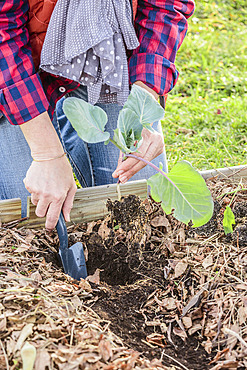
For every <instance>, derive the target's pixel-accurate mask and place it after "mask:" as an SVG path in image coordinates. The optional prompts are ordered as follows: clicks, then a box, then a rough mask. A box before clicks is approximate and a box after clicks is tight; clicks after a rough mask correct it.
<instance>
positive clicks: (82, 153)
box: [0, 87, 167, 216]
mask: <svg viewBox="0 0 247 370" xmlns="http://www.w3.org/2000/svg"><path fill="white" fill-rule="evenodd" d="M69 96H76V97H79V98H81V99H84V100H87V93H86V89H85V88H84V87H79V88H78V89H77V90H75V91H73V92H72V93H70V94H69ZM62 103H63V100H60V101H59V102H58V104H57V107H56V114H55V116H54V120H53V124H54V127H55V129H56V131H57V133H58V135H59V137H60V140H61V142H62V144H63V146H64V149H65V151H66V152H67V154H68V157H69V160H70V163H71V165H72V167H73V170H74V172H75V174H76V177H77V179H78V180H79V182H80V184H81V185H82V187H90V186H98V185H105V184H111V183H116V182H117V179H114V178H113V177H112V172H113V171H114V170H115V169H116V166H117V162H118V156H119V150H118V149H117V148H116V147H115V146H114V145H113V144H111V143H109V144H108V145H107V146H105V145H104V143H97V144H88V143H85V142H84V141H83V140H81V139H80V138H79V137H78V135H77V133H76V131H75V130H74V129H73V127H72V126H71V124H70V122H69V121H68V120H67V118H66V116H65V115H64V113H63V110H62ZM99 106H100V107H101V108H103V109H104V110H105V112H106V113H107V115H108V122H107V125H106V131H108V132H110V134H111V137H112V136H113V130H114V129H115V128H116V124H117V118H118V114H119V111H120V109H121V107H120V106H118V105H117V104H99ZM153 127H154V129H155V130H157V131H159V132H162V129H161V125H160V123H155V124H154V126H153ZM0 158H1V161H0V199H10V198H21V201H22V216H25V215H26V208H27V207H26V205H27V196H28V195H29V193H28V191H27V190H26V189H25V187H24V184H23V179H24V177H25V175H26V172H27V170H28V168H29V166H30V164H31V162H32V158H31V155H30V149H29V146H28V145H27V143H26V140H25V138H24V136H23V134H22V132H21V129H20V127H18V126H12V125H10V124H9V123H8V122H7V120H6V119H5V118H2V119H0ZM159 162H162V163H163V165H164V170H165V171H166V170H167V164H166V156H165V152H164V153H163V154H161V155H160V156H159V157H157V158H155V159H154V160H153V163H154V164H156V165H157V166H158V165H159ZM154 173H155V171H154V170H153V169H152V168H151V167H149V166H146V167H145V168H143V169H142V170H141V171H139V172H138V173H137V174H136V175H134V176H133V177H132V178H131V180H139V179H147V178H149V177H150V176H152V175H153V174H154Z"/></svg>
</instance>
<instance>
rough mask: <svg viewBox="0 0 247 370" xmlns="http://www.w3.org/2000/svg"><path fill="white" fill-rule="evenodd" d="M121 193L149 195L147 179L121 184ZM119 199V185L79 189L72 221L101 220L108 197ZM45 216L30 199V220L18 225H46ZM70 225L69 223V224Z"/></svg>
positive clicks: (143, 196) (32, 226)
mask: <svg viewBox="0 0 247 370" xmlns="http://www.w3.org/2000/svg"><path fill="white" fill-rule="evenodd" d="M120 191H121V195H128V194H136V195H138V196H139V197H140V198H141V199H143V200H144V199H146V197H147V181H146V180H138V181H129V182H127V183H126V184H121V185H120ZM109 198H110V199H112V200H116V199H118V192H117V185H116V184H110V185H103V186H94V187H91V188H85V189H79V190H78V191H77V192H76V195H75V199H74V205H73V208H72V210H71V221H72V222H74V223H79V222H90V221H95V220H99V219H100V218H103V217H104V216H105V215H106V214H107V209H106V202H107V199H109ZM44 223H45V218H39V217H37V216H36V215H35V206H34V205H33V204H32V203H31V201H30V198H29V199H28V220H27V221H24V222H22V223H20V224H19V225H18V227H22V226H25V227H30V228H41V227H44ZM68 225H69V224H68Z"/></svg>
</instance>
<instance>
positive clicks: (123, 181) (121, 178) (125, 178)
mask: <svg viewBox="0 0 247 370" xmlns="http://www.w3.org/2000/svg"><path fill="white" fill-rule="evenodd" d="M119 180H120V181H121V183H122V184H124V183H125V182H126V181H127V177H126V176H121V177H119Z"/></svg>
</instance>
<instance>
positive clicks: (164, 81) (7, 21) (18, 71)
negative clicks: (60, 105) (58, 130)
mask: <svg viewBox="0 0 247 370" xmlns="http://www.w3.org/2000/svg"><path fill="white" fill-rule="evenodd" d="M193 11H194V2H193V0H139V1H138V10H137V15H136V19H135V27H136V32H137V35H138V37H139V41H140V46H139V47H138V48H137V49H136V50H134V51H133V52H132V53H131V55H130V57H129V73H130V82H131V83H133V82H135V81H138V80H139V81H143V82H144V83H145V84H147V85H148V86H149V87H151V88H152V89H154V90H155V91H156V92H157V93H158V94H159V95H164V94H166V93H168V92H169V91H170V90H171V89H172V88H173V86H174V85H175V83H176V81H177V78H178V72H177V70H176V68H175V65H174V61H175V56H176V52H177V50H178V48H179V47H180V45H181V43H182V41H183V39H184V37H185V34H186V31H187V18H189V17H190V16H191V15H192V13H193ZM27 22H28V0H5V1H0V115H1V112H2V113H3V114H4V115H5V116H6V118H7V119H8V120H9V122H10V123H12V124H14V125H16V124H17V125H18V124H22V123H24V122H27V121H29V120H30V119H32V118H34V117H36V116H37V115H39V114H41V113H43V112H45V111H47V110H48V111H49V113H50V115H52V113H53V111H54V108H55V104H56V102H57V100H58V99H60V98H61V97H62V96H64V95H65V94H66V93H68V92H70V91H72V90H74V89H75V88H77V87H78V86H79V85H78V83H75V82H73V81H70V80H66V79H62V78H61V77H56V76H52V75H49V74H47V73H43V72H42V73H36V72H35V69H34V65H33V60H32V55H31V48H30V44H29V35H28V31H27V28H26V25H27Z"/></svg>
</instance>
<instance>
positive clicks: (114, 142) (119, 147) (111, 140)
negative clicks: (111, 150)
mask: <svg viewBox="0 0 247 370" xmlns="http://www.w3.org/2000/svg"><path fill="white" fill-rule="evenodd" d="M109 141H110V142H111V143H112V144H113V145H115V146H116V147H117V148H118V149H119V150H120V151H121V152H122V151H123V149H122V148H121V146H119V145H118V144H117V143H116V141H114V140H113V139H111V138H110V139H109Z"/></svg>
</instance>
